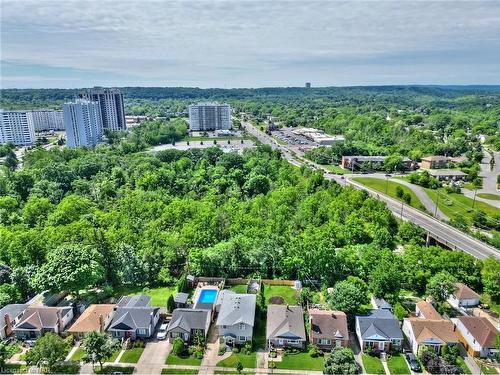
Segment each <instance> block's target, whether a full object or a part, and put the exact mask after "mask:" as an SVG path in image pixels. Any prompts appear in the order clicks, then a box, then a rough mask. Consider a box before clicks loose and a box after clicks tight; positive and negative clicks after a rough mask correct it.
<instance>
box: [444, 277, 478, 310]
mask: <svg viewBox="0 0 500 375" xmlns="http://www.w3.org/2000/svg"><path fill="white" fill-rule="evenodd" d="M480 299H481V296H480V295H479V294H477V293H476V292H474V291H473V290H472V289H471V288H469V287H468V286H467V285H465V284H462V283H456V284H455V291H454V292H453V294H451V295H450V297H449V298H448V303H449V304H450V305H452V306H453V307H455V308H460V307H474V306H477V305H479V300H480Z"/></svg>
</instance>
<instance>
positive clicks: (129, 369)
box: [95, 366, 134, 374]
mask: <svg viewBox="0 0 500 375" xmlns="http://www.w3.org/2000/svg"><path fill="white" fill-rule="evenodd" d="M114 372H121V373H123V374H132V373H133V372H134V367H133V366H102V370H101V369H100V368H99V366H96V367H95V373H96V374H112V373H114Z"/></svg>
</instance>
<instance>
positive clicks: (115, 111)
mask: <svg viewBox="0 0 500 375" xmlns="http://www.w3.org/2000/svg"><path fill="white" fill-rule="evenodd" d="M78 96H79V97H80V98H81V99H86V100H90V101H93V102H97V103H99V108H100V111H101V118H102V126H103V129H109V130H122V129H125V127H126V123H125V109H124V106H123V95H122V93H121V91H120V90H119V89H117V88H103V87H94V88H92V89H88V90H86V91H84V92H82V93H80V94H79V95H78Z"/></svg>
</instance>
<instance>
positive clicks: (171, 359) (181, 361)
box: [165, 354, 201, 366]
mask: <svg viewBox="0 0 500 375" xmlns="http://www.w3.org/2000/svg"><path fill="white" fill-rule="evenodd" d="M165 363H166V364H167V365H185V366H199V365H201V359H198V358H194V357H191V356H188V357H178V356H176V355H173V354H170V355H169V356H168V357H167V360H166V362H165Z"/></svg>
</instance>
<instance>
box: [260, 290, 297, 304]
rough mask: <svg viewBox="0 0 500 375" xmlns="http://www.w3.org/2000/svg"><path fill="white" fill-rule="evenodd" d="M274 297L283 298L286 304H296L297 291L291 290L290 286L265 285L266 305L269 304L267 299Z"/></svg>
mask: <svg viewBox="0 0 500 375" xmlns="http://www.w3.org/2000/svg"><path fill="white" fill-rule="evenodd" d="M275 296H280V297H283V299H284V300H285V303H286V304H289V305H295V304H297V290H296V289H293V288H292V287H291V286H282V285H265V286H264V297H265V299H266V303H269V298H271V297H275Z"/></svg>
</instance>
